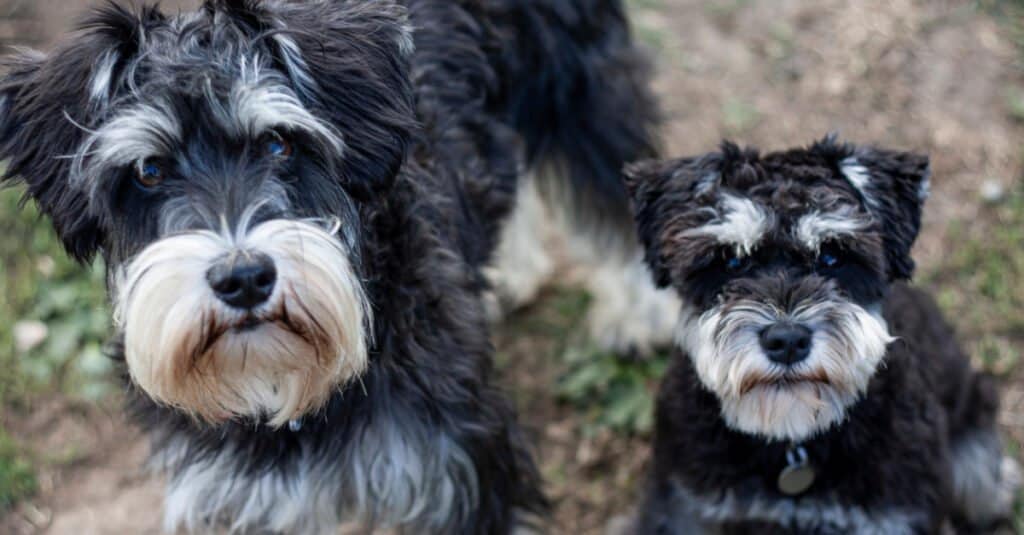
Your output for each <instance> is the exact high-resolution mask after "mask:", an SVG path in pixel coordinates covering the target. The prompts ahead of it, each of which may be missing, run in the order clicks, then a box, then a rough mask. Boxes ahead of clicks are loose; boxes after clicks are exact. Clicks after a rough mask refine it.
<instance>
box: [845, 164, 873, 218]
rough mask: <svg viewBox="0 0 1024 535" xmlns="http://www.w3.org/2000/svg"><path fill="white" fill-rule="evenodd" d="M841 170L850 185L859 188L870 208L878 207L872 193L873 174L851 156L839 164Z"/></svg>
mask: <svg viewBox="0 0 1024 535" xmlns="http://www.w3.org/2000/svg"><path fill="white" fill-rule="evenodd" d="M839 170H840V171H841V172H842V173H843V176H845V177H846V180H849V181H850V184H853V187H855V188H857V191H859V192H860V194H861V196H863V197H864V202H865V203H866V204H867V205H868V206H869V207H871V208H877V207H878V201H877V199H875V198H874V195H873V194H872V193H871V172H870V171H868V168H867V167H864V166H863V165H861V163H860V162H859V161H857V158H856V157H854V156H850V157H848V158H846V159H844V160H843V161H841V162H839Z"/></svg>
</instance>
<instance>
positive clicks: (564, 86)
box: [0, 0, 655, 534]
mask: <svg viewBox="0 0 1024 535" xmlns="http://www.w3.org/2000/svg"><path fill="white" fill-rule="evenodd" d="M640 57H641V56H640V55H639V54H638V53H637V51H636V50H634V48H633V46H632V43H631V41H630V38H629V31H628V26H627V24H626V20H625V16H624V13H623V7H622V6H621V5H620V3H619V2H618V0H555V1H544V2H536V1H532V0H498V1H486V2H483V1H478V0H464V1H457V2H453V1H449V0H404V1H402V2H401V3H399V2H395V1H391V0H375V1H372V2H371V1H364V0H320V1H313V2H291V1H283V0H206V1H205V2H203V3H202V5H201V7H199V8H198V9H197V10H195V11H192V12H185V13H179V14H174V15H169V14H166V13H164V12H162V11H161V10H160V9H159V8H158V7H142V8H129V7H125V6H123V5H121V4H118V3H109V4H107V5H106V6H105V7H101V8H99V9H97V10H96V11H95V12H94V13H93V14H92V15H91V16H89V17H88V18H87V19H86V20H85V21H84V23H83V24H82V25H81V26H80V28H79V30H78V32H77V33H76V34H75V35H74V36H73V37H71V38H70V39H69V40H67V41H65V42H64V43H63V44H62V45H60V46H58V47H57V48H56V49H55V50H54V51H53V52H51V53H49V54H42V53H38V52H33V51H22V52H20V53H18V54H16V55H14V56H13V57H11V58H9V59H7V60H6V63H5V69H6V70H5V74H4V75H3V78H2V80H0V157H2V158H3V159H5V160H6V161H7V162H8V166H7V169H6V175H5V177H4V180H5V181H6V183H14V182H23V183H24V184H25V186H26V189H27V196H28V197H29V198H31V199H33V200H34V201H35V202H36V203H37V204H38V206H39V208H40V210H41V211H42V212H43V213H44V214H45V215H46V216H47V217H48V218H49V219H51V220H52V223H53V226H54V228H55V230H56V232H57V234H58V235H59V237H60V238H61V240H62V242H63V244H64V245H65V247H66V249H67V251H68V252H69V253H70V254H71V255H72V256H73V257H75V258H77V259H79V260H81V261H83V262H86V261H89V260H90V259H92V258H93V257H95V256H97V255H99V256H101V257H102V258H103V260H104V261H105V265H106V268H107V273H108V277H107V280H108V286H109V292H110V298H111V301H112V304H113V308H114V324H115V331H116V334H115V337H114V342H113V343H112V353H113V356H114V358H115V359H116V360H117V361H118V362H119V363H121V365H122V369H123V370H124V378H125V385H126V391H127V397H128V401H127V404H128V408H129V412H130V414H131V415H132V418H133V421H134V422H135V423H137V424H138V425H139V426H140V427H141V428H142V429H143V430H145V432H146V433H147V435H148V437H149V439H150V441H151V443H152V450H153V465H154V466H155V467H156V468H157V469H159V470H161V471H163V472H165V473H166V474H167V479H168V488H167V495H166V499H165V507H164V509H165V511H164V527H165V528H166V529H167V530H168V531H187V532H207V531H210V530H219V531H227V532H232V533H328V532H330V533H334V532H337V530H338V529H339V526H340V527H341V528H343V529H358V530H364V531H374V530H378V529H381V530H394V531H398V532H405V533H457V534H467V533H480V534H502V533H509V532H511V531H513V530H515V529H517V528H519V527H522V526H524V525H529V524H530V522H531V519H535V518H537V517H542V516H543V514H544V513H545V510H546V506H547V504H546V501H545V498H544V496H543V493H542V492H541V490H540V483H539V477H538V474H537V470H536V467H535V465H534V462H533V460H532V458H531V455H530V452H529V449H528V446H527V442H526V440H525V439H524V437H523V433H522V432H521V430H520V429H519V428H518V426H517V424H516V422H515V415H514V411H513V410H512V408H511V407H510V404H509V403H508V402H507V400H506V399H505V397H504V396H503V395H502V394H501V392H500V391H499V389H498V388H497V387H496V386H495V384H494V380H493V377H492V375H493V374H492V370H491V367H492V364H491V358H492V354H493V348H492V346H491V342H490V340H489V326H488V323H487V314H486V309H487V306H488V302H489V301H488V300H489V299H493V295H494V288H495V286H494V283H493V282H491V281H489V280H488V278H487V275H486V273H491V274H492V276H494V277H498V275H496V274H495V273H500V270H495V268H494V265H495V264H500V263H501V262H500V261H499V260H497V259H496V258H497V256H499V255H498V254H497V253H496V250H497V249H499V242H500V241H501V239H502V235H503V232H502V228H503V222H504V221H505V220H506V219H508V218H509V213H510V212H512V211H513V209H514V207H515V205H516V197H517V196H518V195H519V194H520V191H521V190H523V189H528V188H529V187H533V186H529V184H531V183H533V182H532V181H530V180H527V179H526V178H525V177H526V176H528V175H532V174H535V173H534V172H535V170H536V169H539V168H545V169H555V168H557V169H559V170H563V171H565V172H566V176H565V177H564V179H561V180H563V183H565V184H572V188H573V191H574V192H575V194H576V195H578V196H579V198H581V199H583V198H585V199H590V201H588V202H592V203H593V204H594V208H592V209H590V211H591V213H593V212H594V211H597V210H600V209H604V208H607V207H608V206H617V208H616V209H617V210H618V211H620V212H622V210H623V207H624V206H626V204H625V203H626V202H627V198H626V197H625V192H624V188H623V186H622V185H621V183H620V180H619V178H618V174H619V172H620V168H621V166H622V165H623V163H624V162H626V161H628V160H632V159H635V158H639V157H643V156H645V155H651V154H652V152H653V148H652V147H653V143H652V141H651V139H652V135H651V133H650V130H651V124H652V123H651V120H650V119H652V118H653V117H654V116H655V112H654V106H653V100H652V98H651V96H650V95H649V94H648V93H647V89H646V82H645V80H646V69H645V67H644V64H643V61H641V60H640ZM602 199H603V200H604V201H602ZM616 203H617V204H616ZM602 207H603V208H602ZM578 211H579V212H582V210H578ZM567 212H568V210H567ZM520 237H522V236H521V235H520ZM505 249H506V250H508V249H509V248H507V247H506V248H505ZM511 249H512V250H514V247H513V248H511ZM651 286H653V285H651Z"/></svg>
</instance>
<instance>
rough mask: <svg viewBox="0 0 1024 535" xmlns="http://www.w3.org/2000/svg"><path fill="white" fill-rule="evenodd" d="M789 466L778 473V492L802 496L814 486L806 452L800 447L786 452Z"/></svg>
mask: <svg viewBox="0 0 1024 535" xmlns="http://www.w3.org/2000/svg"><path fill="white" fill-rule="evenodd" d="M786 462H787V463H788V464H789V465H788V466H786V467H785V468H783V469H782V472H780V473H779V480H778V485H779V492H782V493H783V494H786V495H789V496H797V495H799V494H803V493H804V492H806V491H807V489H809V488H811V485H813V484H814V478H815V475H816V474H815V472H814V467H813V466H811V463H809V462H808V461H807V451H806V450H804V448H803V447H802V446H800V447H797V448H794V449H791V450H789V451H788V452H786Z"/></svg>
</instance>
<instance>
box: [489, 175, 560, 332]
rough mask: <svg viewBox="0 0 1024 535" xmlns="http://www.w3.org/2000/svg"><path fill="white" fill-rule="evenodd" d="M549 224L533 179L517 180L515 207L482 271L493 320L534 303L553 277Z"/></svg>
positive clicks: (547, 213) (546, 210)
mask: <svg viewBox="0 0 1024 535" xmlns="http://www.w3.org/2000/svg"><path fill="white" fill-rule="evenodd" d="M551 227H552V221H551V215H550V213H549V212H548V208H547V207H546V206H545V205H544V200H543V199H542V198H541V195H540V192H539V191H537V185H536V179H535V178H533V177H532V176H527V177H524V178H522V179H521V180H520V183H519V189H518V190H517V191H516V203H515V206H514V207H513V209H512V213H511V214H510V215H509V217H508V219H507V220H506V221H505V224H504V225H503V226H502V228H501V238H500V240H499V242H498V248H497V249H496V250H495V252H494V255H493V259H492V261H491V263H490V265H489V266H488V267H486V268H485V269H484V274H485V275H486V276H487V278H488V280H489V281H490V283H491V287H492V288H493V289H494V295H493V296H489V299H490V302H489V303H488V314H489V315H490V317H491V319H492V320H498V319H500V318H501V317H502V316H503V315H504V314H505V313H507V312H508V311H510V310H514V309H516V308H518V307H520V306H523V305H525V304H526V303H529V302H530V301H533V300H534V299H535V298H536V297H537V294H538V293H540V290H541V288H542V287H543V286H544V285H545V284H547V283H548V282H549V281H550V280H551V279H552V278H553V277H554V274H555V270H556V268H557V264H558V262H557V259H556V258H555V257H554V256H553V253H552V250H551V249H553V246H552V244H551V243H549V242H550V241H551V240H552V239H553V237H552V232H553V230H552V228H551Z"/></svg>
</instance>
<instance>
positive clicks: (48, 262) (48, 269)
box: [36, 255, 57, 277]
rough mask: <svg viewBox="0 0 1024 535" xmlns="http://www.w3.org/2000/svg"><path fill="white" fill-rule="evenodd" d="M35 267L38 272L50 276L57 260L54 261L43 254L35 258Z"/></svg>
mask: <svg viewBox="0 0 1024 535" xmlns="http://www.w3.org/2000/svg"><path fill="white" fill-rule="evenodd" d="M36 269H37V270H39V274H40V275H42V276H44V277H52V276H53V273H54V272H55V271H56V270H57V262H54V260H53V257H52V256H49V255H43V256H41V257H39V260H36Z"/></svg>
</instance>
